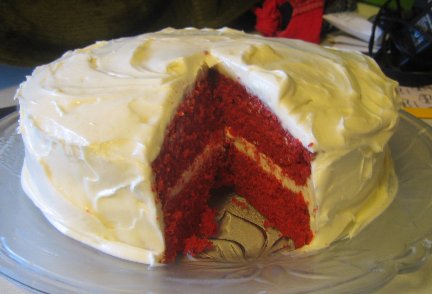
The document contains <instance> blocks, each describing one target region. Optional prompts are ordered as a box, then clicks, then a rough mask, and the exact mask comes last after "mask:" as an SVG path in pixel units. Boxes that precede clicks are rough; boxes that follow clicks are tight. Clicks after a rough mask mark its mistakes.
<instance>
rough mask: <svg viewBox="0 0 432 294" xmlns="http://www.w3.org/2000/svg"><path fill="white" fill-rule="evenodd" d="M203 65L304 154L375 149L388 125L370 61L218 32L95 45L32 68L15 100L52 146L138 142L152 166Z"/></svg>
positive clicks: (387, 98)
mask: <svg viewBox="0 0 432 294" xmlns="http://www.w3.org/2000/svg"><path fill="white" fill-rule="evenodd" d="M204 65H207V66H209V67H212V66H216V67H217V68H218V69H219V70H221V71H222V72H224V73H225V74H227V75H229V76H231V77H233V78H235V79H238V80H239V81H240V82H241V83H242V84H243V85H244V86H245V87H246V88H247V89H248V91H250V92H251V93H253V94H255V95H257V96H258V97H259V98H260V99H261V100H262V101H263V102H264V103H265V104H266V105H267V106H268V107H269V108H270V109H271V110H272V111H273V112H274V113H275V114H276V115H277V116H278V118H279V119H280V121H281V123H282V125H283V126H284V128H286V129H287V130H288V131H290V132H291V133H292V134H293V135H294V136H295V137H297V138H299V140H300V141H301V142H302V143H303V145H304V146H305V147H306V148H308V149H309V150H311V151H313V152H316V151H323V150H328V151H329V150H333V149H338V150H340V149H344V148H348V149H352V148H357V147H359V146H364V145H365V144H366V145H367V146H368V147H370V148H373V149H378V150H379V149H382V146H383V145H384V144H385V143H386V142H387V140H388V138H389V136H390V132H385V130H386V129H388V130H389V131H390V130H392V129H393V127H394V125H395V123H396V122H397V111H398V109H399V100H398V97H397V95H396V94H395V88H396V85H397V84H396V83H395V82H394V81H392V80H390V79H388V78H387V77H385V76H384V74H383V73H382V72H381V71H380V69H379V67H378V66H377V65H376V63H375V62H374V61H373V60H372V59H370V58H368V57H366V56H364V55H362V54H361V53H357V52H348V51H337V50H334V49H330V48H323V47H320V46H318V45H314V44H309V43H305V42H302V41H296V40H288V39H276V38H264V37H261V36H257V35H251V34H245V33H243V32H240V31H236V30H231V29H226V28H225V29H220V30H212V29H206V30H197V29H193V28H190V29H182V30H176V29H165V30H162V31H160V32H156V33H150V34H143V35H140V36H136V37H131V38H123V39H117V40H113V41H102V42H97V43H95V44H94V45H91V46H89V47H86V48H83V49H78V50H75V51H70V52H67V53H66V54H65V55H64V56H63V57H62V58H60V59H58V60H56V61H54V62H52V63H51V64H48V65H45V66H41V67H38V68H36V70H35V71H34V73H33V77H32V79H29V80H28V81H27V82H26V83H25V84H24V85H23V86H22V87H21V89H20V90H19V91H18V94H17V96H18V97H19V98H20V103H26V104H27V107H26V109H27V111H28V113H29V114H30V115H31V116H32V117H33V119H34V120H35V123H36V124H37V125H38V127H40V128H42V129H44V130H45V131H46V132H48V133H50V134H51V135H53V136H55V137H59V139H64V140H67V141H72V142H75V143H76V144H78V145H90V144H92V143H93V142H97V143H99V142H106V141H113V140H123V139H126V140H130V139H132V140H133V141H139V142H144V145H145V148H147V151H148V153H147V156H148V159H150V160H151V159H153V158H154V157H155V156H156V155H157V153H158V148H157V146H160V144H161V142H162V139H163V134H161V133H163V132H160V130H163V128H164V127H165V126H166V125H167V123H168V121H169V120H170V118H171V116H172V114H173V111H174V109H175V107H176V106H177V105H178V103H179V101H180V100H181V98H182V96H183V94H184V92H185V91H187V89H189V88H190V87H191V85H192V84H193V81H194V80H195V79H196V76H197V74H198V72H199V70H200V69H201V68H202V67H203V66H204ZM107 118H108V119H107ZM125 129H128V130H129V131H128V132H125V131H124V130H125ZM365 136H367V140H364V138H365ZM153 143H154V144H153ZM150 145H153V146H150ZM152 147H154V148H152ZM152 150H154V151H152Z"/></svg>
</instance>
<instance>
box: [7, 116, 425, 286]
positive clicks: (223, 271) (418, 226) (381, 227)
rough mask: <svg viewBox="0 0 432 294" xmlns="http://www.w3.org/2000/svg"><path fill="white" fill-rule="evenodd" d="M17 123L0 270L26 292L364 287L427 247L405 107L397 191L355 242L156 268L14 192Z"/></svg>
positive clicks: (419, 136) (414, 261)
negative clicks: (63, 228)
mask: <svg viewBox="0 0 432 294" xmlns="http://www.w3.org/2000/svg"><path fill="white" fill-rule="evenodd" d="M17 119H18V114H17V113H13V114H11V115H9V116H7V117H5V118H4V119H2V120H1V121H0V273H1V274H3V275H4V276H5V277H7V278H8V279H10V280H12V281H13V282H15V283H17V284H20V285H23V286H24V287H26V288H28V289H30V290H32V291H35V292H38V291H40V292H44V293H77V292H79V293H119V292H121V293H143V292H149V293H228V292H230V293H232V292H235V293H237V292H239V293H243V292H245V293H262V292H265V293H298V292H301V293H305V292H312V293H344V292H349V293H358V292H370V291H372V290H375V289H378V288H380V287H382V286H383V285H385V284H386V283H388V282H389V281H390V280H392V279H393V278H394V277H395V276H396V275H397V274H400V273H405V272H410V271H414V270H416V269H418V268H419V267H420V266H422V265H423V264H424V263H425V262H426V261H427V259H428V257H429V255H430V253H431V251H432V250H431V248H432V128H430V127H429V126H428V125H426V124H425V123H423V122H422V121H420V120H418V119H416V118H414V117H413V116H411V115H409V114H407V113H405V112H402V113H401V122H400V125H399V127H398V129H397V132H396V134H395V136H394V137H393V138H392V140H391V149H392V154H393V158H394V161H395V165H396V172H397V175H398V178H399V185H400V188H399V192H398V195H397V196H396V199H395V201H394V202H393V203H392V205H391V206H390V207H389V208H388V209H387V210H386V211H385V212H384V213H383V214H382V215H381V216H380V217H379V218H377V219H376V220H375V221H374V222H372V223H371V224H370V225H369V226H368V227H367V228H366V229H365V230H363V231H362V232H361V233H360V234H359V235H358V236H356V237H355V238H353V239H351V240H342V241H338V242H336V243H335V244H333V245H332V246H330V247H329V248H326V249H325V250H322V251H319V252H313V253H308V254H304V253H299V252H296V251H291V252H278V253H276V254H271V255H266V254H262V255H261V257H257V258H252V259H248V258H239V259H235V258H232V259H231V258H226V259H224V258H197V259H184V260H181V261H179V262H177V263H175V264H173V265H168V266H155V267H149V266H147V265H143V264H139V263H134V262H129V261H124V260H120V259H117V258H115V257H111V256H109V255H106V254H104V253H101V252H98V251H96V250H94V249H92V248H90V247H88V246H86V245H83V244H81V243H79V242H77V241H75V240H72V239H70V238H69V237H66V236H64V235H63V234H61V233H60V232H58V231H57V230H56V229H55V228H54V227H52V226H51V225H50V224H49V223H48V221H46V220H45V218H44V217H43V215H42V214H41V213H40V212H39V210H38V209H37V208H36V207H35V206H34V205H33V204H32V202H31V201H30V200H29V199H28V198H27V197H26V195H25V194H24V192H23V191H22V189H21V185H20V172H21V164H22V160H23V155H24V150H23V144H22V141H21V138H20V136H19V135H18V134H17V133H16V129H17ZM240 227H241V226H240ZM243 227H244V230H245V231H247V232H249V231H248V230H252V231H253V230H254V229H253V228H252V227H253V226H252V227H251V228H250V229H248V228H247V226H243ZM258 235H259V234H258ZM228 241H229V240H228ZM275 242H276V241H275V240H274V239H271V238H270V237H268V236H267V235H265V234H262V237H259V238H255V243H254V244H255V245H254V246H256V247H258V248H259V250H261V251H262V252H264V251H265V250H264V249H263V248H266V247H269V246H270V247H271V246H275V245H274V243H275ZM233 243H235V242H233ZM239 248H240V247H238V248H237V247H235V246H225V249H224V250H226V251H227V252H224V253H226V255H224V256H231V255H239V256H243V257H244V256H245V252H244V249H241V248H240V249H239Z"/></svg>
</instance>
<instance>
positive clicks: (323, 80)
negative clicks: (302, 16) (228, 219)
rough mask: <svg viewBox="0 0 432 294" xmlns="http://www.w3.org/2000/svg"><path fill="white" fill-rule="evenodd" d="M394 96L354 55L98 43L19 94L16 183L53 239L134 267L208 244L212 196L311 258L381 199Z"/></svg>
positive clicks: (48, 69)
mask: <svg viewBox="0 0 432 294" xmlns="http://www.w3.org/2000/svg"><path fill="white" fill-rule="evenodd" d="M395 87H396V83H395V82H394V81H391V80H389V79H388V78H387V77H385V76H384V75H383V73H382V72H381V71H380V69H379V67H378V66H377V65H376V63H375V62H374V61H373V60H372V59H370V58H368V57H367V56H364V55H362V54H360V53H357V52H347V51H338V50H334V49H329V48H324V47H320V46H317V45H313V44H307V43H304V42H301V41H295V40H287V39H278V38H264V37H261V36H256V35H251V34H245V33H243V32H239V31H235V30H230V29H221V30H210V29H208V30H198V29H192V28H191V29H184V30H175V29H166V30H163V31H160V32H156V33H150V34H143V35H140V36H136V37H131V38H123V39H118V40H112V41H106V42H105V41H104V42H97V43H95V44H93V45H91V46H88V47H86V48H82V49H78V50H75V51H71V52H67V53H66V54H65V55H64V56H62V57H61V58H59V59H58V60H56V61H54V62H52V63H50V64H47V65H44V66H40V67H38V68H36V69H35V71H34V72H33V74H32V76H31V77H29V78H28V80H27V81H26V82H25V83H23V84H22V85H21V87H20V89H19V90H18V92H17V98H18V99H19V102H20V132H21V133H22V137H23V139H24V143H25V151H26V155H25V160H24V165H23V170H22V185H23V188H24V189H25V191H26V193H27V194H28V195H29V197H30V198H31V199H32V200H33V202H34V203H35V204H36V205H37V206H38V207H39V208H40V209H41V211H42V212H43V213H44V215H45V216H46V217H47V219H48V220H49V221H50V222H51V223H52V224H53V225H54V226H55V227H56V228H58V229H59V230H60V231H61V232H63V233H65V234H67V235H68V236H70V237H72V238H75V239H76V240H79V241H81V242H83V243H85V244H87V245H90V246H92V247H94V248H97V249H98V250H101V251H103V252H106V253H108V254H111V255H114V256H117V257H120V258H124V259H128V260H133V261H137V262H143V263H148V264H157V263H161V262H162V263H163V262H165V263H168V262H171V261H173V260H175V258H176V256H178V255H179V254H182V253H190V254H192V255H194V254H197V253H200V252H202V251H204V250H206V249H207V248H209V247H211V246H212V243H211V237H212V236H214V235H215V234H216V233H217V232H218V228H217V225H216V223H215V217H214V216H215V214H216V211H215V208H214V207H213V206H212V205H210V204H209V201H210V200H212V201H213V200H215V199H216V200H217V198H216V197H223V196H221V194H220V193H213V191H214V190H217V191H221V190H223V191H233V192H234V193H236V194H238V195H241V196H243V197H244V198H245V199H246V200H247V201H248V203H249V204H250V205H252V206H253V207H254V208H255V209H256V210H257V211H258V212H259V213H261V214H262V216H263V217H264V218H265V226H266V227H273V228H276V229H277V230H279V231H280V233H281V235H283V236H286V237H287V239H290V240H291V241H292V243H293V244H294V246H295V248H297V249H300V250H314V249H317V248H323V247H326V246H328V245H329V244H331V243H332V242H333V241H335V240H338V239H341V238H350V237H353V236H354V235H356V234H357V233H358V232H360V231H361V230H362V228H363V227H365V226H366V225H367V224H368V223H369V222H371V221H372V220H373V219H374V218H376V217H377V216H378V215H379V214H380V213H382V212H383V211H384V210H385V209H386V207H387V206H388V205H389V204H390V203H391V201H392V200H393V198H394V196H395V193H396V190H397V180H396V177H395V173H394V168H393V165H392V160H391V155H390V149H389V147H388V145H387V143H388V140H389V138H390V137H391V136H392V134H393V132H394V129H395V126H396V125H397V121H398V109H399V99H398V96H397V95H396V91H395ZM291 241H290V242H291Z"/></svg>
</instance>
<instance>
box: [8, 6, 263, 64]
mask: <svg viewBox="0 0 432 294" xmlns="http://www.w3.org/2000/svg"><path fill="white" fill-rule="evenodd" d="M256 3H257V0H226V1H216V0H215V1H211V0H210V1H200V0H181V1H180V0H179V1H176V0H168V1H158V0H73V1H72V0H71V1H69V0H67V1H59V0H37V1H35V0H2V1H0V63H8V64H13V65H25V66H34V65H37V64H41V63H46V62H49V61H51V60H53V59H55V58H57V57H59V56H60V55H61V54H62V53H64V52H65V51H66V50H69V49H74V48H79V47H83V46H86V45H89V44H91V43H94V42H95V41H97V40H109V39H113V38H118V37H125V36H132V35H137V34H140V33H144V32H149V31H155V30H159V29H162V28H165V27H168V26H171V27H175V28H183V27H188V26H193V27H198V28H203V27H215V28H216V27H222V26H227V25H229V24H231V23H232V22H234V21H235V20H236V19H237V18H239V17H240V16H242V15H243V14H244V13H245V12H246V11H249V10H250V9H251V7H253V6H254V5H255V4H256Z"/></svg>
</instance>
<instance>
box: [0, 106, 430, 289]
mask: <svg viewBox="0 0 432 294" xmlns="http://www.w3.org/2000/svg"><path fill="white" fill-rule="evenodd" d="M17 118H18V113H17V112H14V113H12V114H9V115H8V116H6V117H4V118H3V119H1V120H0V128H2V127H3V129H5V127H6V126H7V125H8V124H9V125H13V124H16V121H17ZM401 122H402V123H403V124H408V125H409V126H411V127H413V128H415V129H416V130H418V131H419V132H418V133H419V134H420V133H421V134H422V135H423V136H426V137H427V139H428V143H430V142H432V128H431V127H430V126H428V125H427V124H426V123H424V122H422V121H421V120H419V119H417V118H415V117H413V116H412V115H410V114H408V113H406V112H404V111H402V112H401ZM3 129H1V132H2V133H3ZM395 136H397V133H396V135H395ZM431 146H432V145H431ZM431 146H429V147H431ZM0 147H1V146H0ZM429 151H430V150H429ZM0 155H2V149H1V148H0ZM0 196H1V195H0ZM20 197H21V196H20ZM0 200H1V199H0ZM24 201H29V200H24ZM34 212H35V213H38V211H37V210H36V209H35V211H34ZM385 213H386V212H385ZM385 213H384V214H385ZM1 218H2V216H1V215H0V219H1ZM46 225H47V226H50V225H49V224H46ZM52 230H53V233H54V234H61V233H59V232H57V231H56V230H55V229H53V228H52ZM3 239H4V237H3V232H2V231H0V241H2V242H0V274H2V275H3V276H4V277H6V278H8V279H9V280H11V281H12V282H14V283H17V284H19V285H21V286H24V287H26V288H28V289H30V290H33V291H41V292H45V291H48V292H49V291H50V289H61V290H65V291H71V292H74V291H77V290H79V291H80V292H81V291H82V290H89V289H88V288H86V286H87V285H79V283H78V284H75V285H74V284H69V283H68V280H65V279H63V280H62V277H61V276H55V275H52V273H51V275H50V273H49V272H44V271H43V270H42V271H41V270H40V269H38V268H37V267H33V268H31V267H29V265H27V266H26V265H25V264H19V262H18V261H19V256H15V259H10V256H7V255H8V254H10V252H7V251H8V249H6V248H5V245H4V244H6V243H3ZM354 239H355V238H354ZM431 240H432V230H430V231H428V232H427V233H426V234H424V235H422V236H419V238H418V239H416V240H410V241H411V243H409V244H407V245H409V246H407V248H406V250H405V252H400V253H399V255H398V256H393V258H394V260H393V264H391V266H393V268H392V269H389V268H386V269H385V270H384V271H390V273H388V275H387V276H385V279H380V281H381V282H377V280H375V281H374V283H375V284H370V285H368V286H367V287H369V288H367V289H366V290H367V291H369V290H371V289H378V288H380V287H381V286H383V285H385V284H386V283H388V282H389V281H390V280H392V279H393V278H394V277H395V276H396V275H397V274H400V273H404V272H410V271H414V270H416V269H418V268H419V267H420V266H422V265H423V264H424V263H425V262H426V261H427V259H428V258H429V256H430V254H431V247H432V246H431V245H432V241H431ZM71 242H76V241H73V240H71ZM342 242H344V241H342ZM338 243H340V242H337V243H336V246H337V245H338ZM75 245H76V246H85V245H81V244H79V243H76V244H75ZM86 250H90V251H92V250H93V249H91V248H86ZM5 252H6V253H5ZM12 252H13V251H12ZM93 253H94V254H97V255H99V253H97V252H93ZM319 254H320V253H317V255H319ZM100 256H102V258H106V259H112V257H110V256H105V255H104V254H102V255H100ZM100 256H98V257H100ZM293 256H294V258H296V257H295V254H294V255H293ZM311 256H312V257H314V256H316V255H315V254H312V255H311ZM5 257H7V258H9V259H7V258H5ZM301 258H306V259H307V258H308V256H301V257H300V259H301ZM112 260H117V259H116V258H113V259H112ZM117 261H118V260H117ZM122 262H124V261H122ZM385 262H389V260H382V261H379V263H385ZM126 263H130V262H126ZM140 266H141V267H142V268H141V269H142V270H143V271H146V270H151V269H149V268H148V267H147V266H145V265H140ZM391 266H390V267H391ZM180 267H181V266H180ZM376 270H377V271H380V269H376ZM24 276H26V277H24ZM35 278H36V279H39V280H37V281H34V282H33V284H32V283H30V282H29V279H30V281H31V280H32V279H35ZM26 279H27V280H26ZM346 282H347V283H345V284H347V285H349V283H350V282H349V281H346ZM44 284H45V285H49V284H51V285H49V286H50V287H51V288H50V287H44ZM342 284H343V283H342ZM339 286H340V285H335V287H339ZM191 287H194V285H192V286H191ZM342 288H343V287H342ZM332 289H335V288H334V287H331V288H322V289H315V290H313V292H320V293H321V292H323V293H324V292H325V291H327V290H332ZM142 290H143V289H140V291H142ZM351 290H353V289H351ZM359 290H361V289H359Z"/></svg>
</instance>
